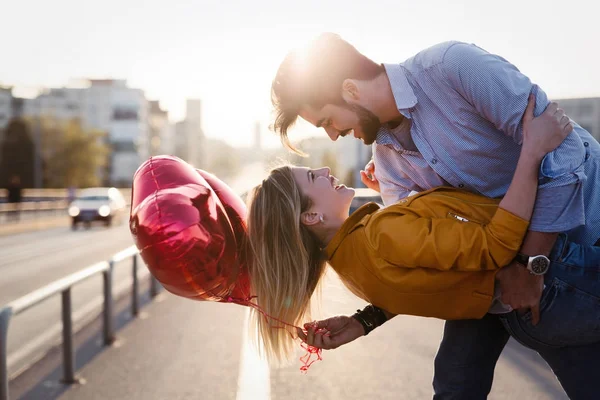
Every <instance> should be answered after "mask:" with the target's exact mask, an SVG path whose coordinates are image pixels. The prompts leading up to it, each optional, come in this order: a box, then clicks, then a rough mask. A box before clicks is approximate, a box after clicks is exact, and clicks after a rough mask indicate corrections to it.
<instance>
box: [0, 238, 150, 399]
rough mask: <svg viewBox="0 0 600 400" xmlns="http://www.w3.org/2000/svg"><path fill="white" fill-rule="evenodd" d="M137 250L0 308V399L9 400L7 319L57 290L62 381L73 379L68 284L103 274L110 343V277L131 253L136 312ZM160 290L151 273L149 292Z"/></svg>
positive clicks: (108, 341)
mask: <svg viewBox="0 0 600 400" xmlns="http://www.w3.org/2000/svg"><path fill="white" fill-rule="evenodd" d="M137 255H138V250H137V249H136V247H135V246H131V247H128V248H126V249H125V250H123V251H120V252H119V253H117V254H115V255H114V256H113V257H112V258H111V259H110V260H109V261H102V262H99V263H97V264H94V265H91V266H89V267H87V268H85V269H83V270H81V271H79V272H76V273H74V274H71V275H69V276H66V277H64V278H62V279H59V280H57V281H54V282H52V283H50V284H48V285H46V286H44V287H42V288H40V289H37V290H35V291H33V292H31V293H29V294H27V295H25V296H23V297H20V298H18V299H17V300H14V301H12V302H10V303H8V304H7V305H5V306H4V307H2V308H0V400H9V392H8V365H7V359H8V354H7V353H8V350H7V348H8V346H7V338H8V327H9V323H10V319H11V317H12V316H13V315H18V314H21V313H23V312H25V311H27V310H29V309H30V308H32V307H35V306H36V305H38V304H39V303H41V302H42V301H44V300H46V299H48V298H49V297H52V296H55V295H57V294H58V293H60V294H61V297H62V307H61V308H62V324H63V335H62V336H63V340H62V350H63V382H64V383H67V384H72V383H76V382H77V379H76V377H75V352H74V348H73V321H72V302H71V288H72V287H73V286H74V285H76V284H78V283H80V282H82V281H84V280H86V279H88V278H90V277H92V276H94V275H96V274H99V273H102V275H103V278H104V279H103V281H104V285H103V288H104V290H103V292H104V308H103V339H104V344H105V345H110V344H111V343H112V342H113V341H114V340H115V337H114V325H113V321H114V315H113V303H114V299H113V294H112V283H113V282H112V281H113V269H114V265H115V264H116V263H118V262H120V261H123V260H125V259H127V258H128V257H131V259H132V264H131V266H132V275H133V290H132V299H131V311H132V314H133V315H134V316H137V315H138V312H139V301H138V297H139V295H138V290H139V283H138V278H137V275H138V274H137V269H138V268H137V267H138V265H137V264H138V263H137V260H138V257H137ZM158 291H159V284H158V281H156V279H155V278H154V277H151V284H150V295H151V296H152V297H154V296H156V295H157V294H158Z"/></svg>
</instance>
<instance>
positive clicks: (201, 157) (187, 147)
mask: <svg viewBox="0 0 600 400" xmlns="http://www.w3.org/2000/svg"><path fill="white" fill-rule="evenodd" d="M174 134H175V139H174V140H173V142H174V145H175V148H174V154H175V155H176V156H177V157H179V158H181V159H183V160H185V161H187V162H188V163H190V164H191V165H193V166H194V167H195V168H203V169H204V168H206V156H207V154H206V138H205V136H204V131H203V130H202V102H201V100H199V99H188V100H187V101H186V107H185V119H184V120H183V121H179V122H177V123H176V124H175V128H174Z"/></svg>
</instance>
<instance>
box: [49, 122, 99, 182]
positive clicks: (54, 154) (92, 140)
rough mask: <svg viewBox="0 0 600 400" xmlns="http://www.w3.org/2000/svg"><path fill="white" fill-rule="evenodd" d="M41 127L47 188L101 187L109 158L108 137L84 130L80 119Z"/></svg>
mask: <svg viewBox="0 0 600 400" xmlns="http://www.w3.org/2000/svg"><path fill="white" fill-rule="evenodd" d="M41 125H42V154H43V158H44V161H45V163H44V165H45V168H44V183H45V187H69V186H75V187H89V186H99V185H100V184H101V177H100V176H99V172H100V171H101V169H102V168H104V167H106V165H107V161H108V155H109V150H108V148H107V146H106V144H105V143H104V139H105V137H106V134H105V133H104V132H100V131H96V130H89V131H88V130H85V129H83V127H82V126H81V123H80V122H79V120H71V121H68V122H56V121H44V122H43V123H42V124H41Z"/></svg>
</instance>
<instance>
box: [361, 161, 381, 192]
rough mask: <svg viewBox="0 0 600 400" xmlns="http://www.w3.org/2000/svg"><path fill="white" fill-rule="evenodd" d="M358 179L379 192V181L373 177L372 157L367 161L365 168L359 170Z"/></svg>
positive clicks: (373, 163)
mask: <svg viewBox="0 0 600 400" xmlns="http://www.w3.org/2000/svg"><path fill="white" fill-rule="evenodd" d="M360 180H361V181H362V183H364V184H365V186H366V187H368V188H369V189H373V190H375V191H376V192H381V190H380V189H379V181H378V180H377V178H376V177H375V162H374V161H373V160H372V159H371V161H369V162H368V163H367V165H366V166H365V169H364V170H362V171H360Z"/></svg>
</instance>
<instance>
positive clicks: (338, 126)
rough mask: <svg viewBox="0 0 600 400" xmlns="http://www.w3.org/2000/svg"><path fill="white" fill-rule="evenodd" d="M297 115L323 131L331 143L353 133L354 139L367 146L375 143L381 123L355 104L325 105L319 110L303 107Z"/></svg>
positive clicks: (373, 115) (369, 112) (370, 113)
mask: <svg viewBox="0 0 600 400" xmlns="http://www.w3.org/2000/svg"><path fill="white" fill-rule="evenodd" d="M299 115H300V117H302V118H303V119H305V120H306V121H308V122H310V123H311V124H313V125H314V126H316V127H317V128H323V129H325V132H327V135H328V136H329V138H330V139H331V140H333V141H336V140H337V138H338V137H340V136H342V137H343V136H346V135H347V134H349V133H350V132H352V131H354V137H355V138H357V139H361V140H362V141H363V143H364V144H367V145H369V144H372V143H373V142H374V141H375V138H376V137H377V131H379V128H380V127H381V122H380V121H379V118H378V117H377V116H376V115H375V114H373V113H372V112H371V111H369V110H367V109H366V108H364V107H362V106H360V105H357V104H348V105H345V106H340V105H334V104H326V105H325V106H324V107H323V108H322V109H320V110H315V109H314V108H312V107H305V108H303V109H302V110H301V111H300V113H299Z"/></svg>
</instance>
